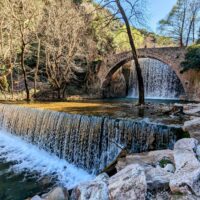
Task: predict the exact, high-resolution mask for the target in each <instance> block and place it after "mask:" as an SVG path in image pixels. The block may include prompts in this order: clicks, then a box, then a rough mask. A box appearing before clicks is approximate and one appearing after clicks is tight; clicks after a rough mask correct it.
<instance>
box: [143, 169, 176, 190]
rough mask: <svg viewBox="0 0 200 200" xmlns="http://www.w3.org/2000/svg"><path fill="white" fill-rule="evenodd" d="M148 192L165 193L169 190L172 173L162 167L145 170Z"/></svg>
mask: <svg viewBox="0 0 200 200" xmlns="http://www.w3.org/2000/svg"><path fill="white" fill-rule="evenodd" d="M145 175H146V181H147V188H148V191H165V190H168V189H169V181H170V177H171V176H172V175H173V174H172V173H169V172H167V171H166V170H164V169H163V168H160V167H156V168H154V167H147V168H146V169H145Z"/></svg>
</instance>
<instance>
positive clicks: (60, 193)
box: [43, 187, 69, 200]
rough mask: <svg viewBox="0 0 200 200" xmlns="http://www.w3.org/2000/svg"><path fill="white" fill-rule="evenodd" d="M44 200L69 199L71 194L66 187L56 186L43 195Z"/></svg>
mask: <svg viewBox="0 0 200 200" xmlns="http://www.w3.org/2000/svg"><path fill="white" fill-rule="evenodd" d="M43 199H44V200H68V199H69V194H68V191H67V190H66V189H63V188H61V187H56V188H54V189H53V190H52V191H50V192H49V193H47V194H46V195H44V196H43Z"/></svg>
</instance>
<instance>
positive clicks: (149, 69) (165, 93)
mask: <svg viewBox="0 0 200 200" xmlns="http://www.w3.org/2000/svg"><path fill="white" fill-rule="evenodd" d="M140 65H141V69H142V74H143V79H144V86H145V97H146V98H149V99H178V98H179V97H180V96H181V95H183V94H184V89H183V86H182V84H181V82H180V80H179V78H178V77H177V75H176V74H175V72H174V71H173V70H172V69H171V68H170V66H169V65H167V64H165V63H163V62H161V61H158V60H155V59H150V58H141V59H140ZM129 96H130V97H133V98H137V97H138V83H137V75H136V71H135V67H134V63H133V72H132V74H131V78H130V91H129Z"/></svg>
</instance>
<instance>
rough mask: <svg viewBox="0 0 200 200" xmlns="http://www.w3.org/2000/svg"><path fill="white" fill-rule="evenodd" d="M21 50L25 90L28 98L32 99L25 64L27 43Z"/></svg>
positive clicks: (28, 99)
mask: <svg viewBox="0 0 200 200" xmlns="http://www.w3.org/2000/svg"><path fill="white" fill-rule="evenodd" d="M21 50H22V52H21V68H22V72H23V76H24V86H25V90H26V100H27V101H30V92H29V88H28V79H27V73H26V69H25V65H24V52H25V45H22V49H21Z"/></svg>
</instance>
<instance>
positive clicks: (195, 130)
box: [183, 117, 200, 142]
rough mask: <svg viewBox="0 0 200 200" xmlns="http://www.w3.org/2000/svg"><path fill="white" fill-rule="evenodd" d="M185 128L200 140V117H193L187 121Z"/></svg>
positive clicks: (191, 135)
mask: <svg viewBox="0 0 200 200" xmlns="http://www.w3.org/2000/svg"><path fill="white" fill-rule="evenodd" d="M183 129H184V130H185V131H188V132H189V134H190V137H192V138H195V139H197V140H198V141H199V142H200V117H193V118H192V119H191V120H189V121H186V122H185V123H184V126H183Z"/></svg>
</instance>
